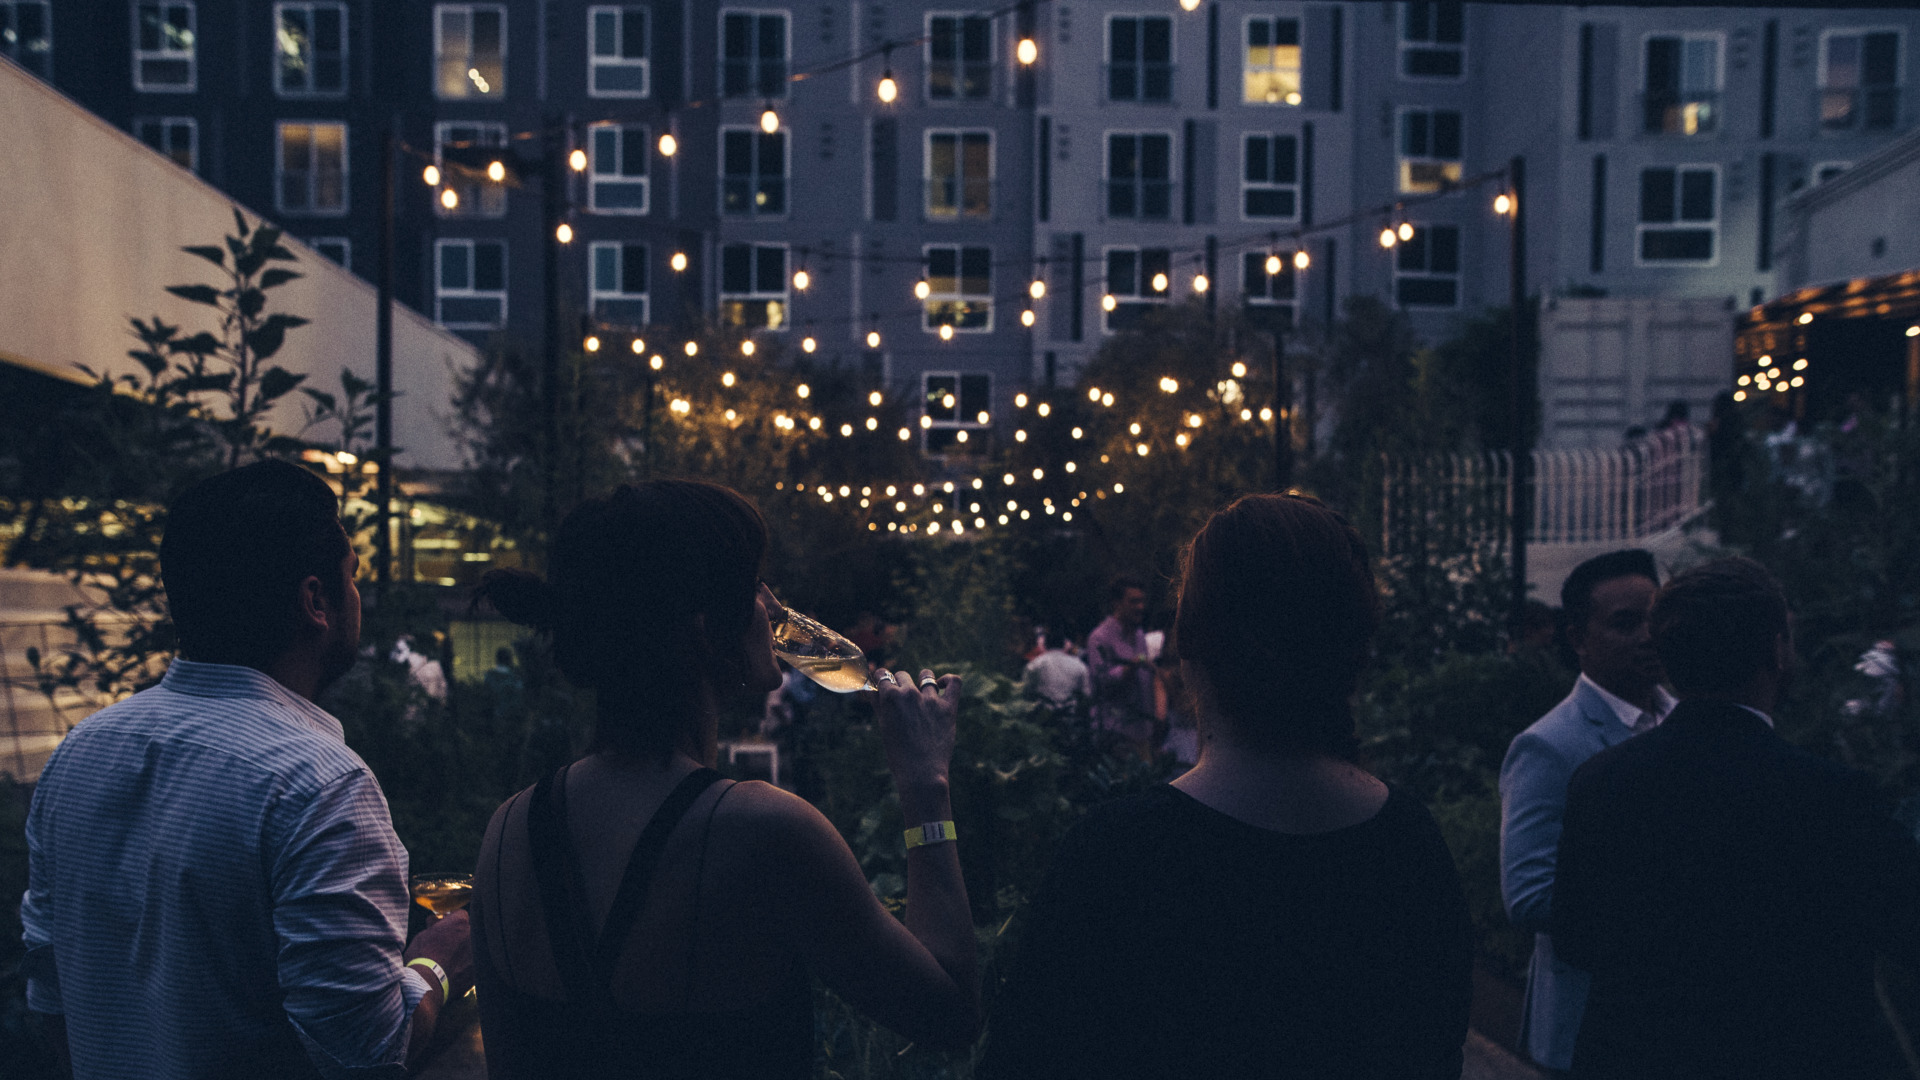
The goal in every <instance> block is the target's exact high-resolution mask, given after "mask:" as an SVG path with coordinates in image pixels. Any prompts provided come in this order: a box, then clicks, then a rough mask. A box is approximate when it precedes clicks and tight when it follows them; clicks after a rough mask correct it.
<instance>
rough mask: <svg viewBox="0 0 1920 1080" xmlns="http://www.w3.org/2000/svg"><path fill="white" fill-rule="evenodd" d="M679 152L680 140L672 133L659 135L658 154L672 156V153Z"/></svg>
mask: <svg viewBox="0 0 1920 1080" xmlns="http://www.w3.org/2000/svg"><path fill="white" fill-rule="evenodd" d="M679 152H680V140H678V139H676V138H674V137H673V136H672V135H662V136H660V156H661V157H672V156H673V155H675V154H677V153H679Z"/></svg>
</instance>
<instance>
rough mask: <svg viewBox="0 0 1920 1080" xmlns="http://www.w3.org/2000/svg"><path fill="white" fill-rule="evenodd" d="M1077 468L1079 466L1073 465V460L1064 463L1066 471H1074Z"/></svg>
mask: <svg viewBox="0 0 1920 1080" xmlns="http://www.w3.org/2000/svg"><path fill="white" fill-rule="evenodd" d="M1079 468H1080V466H1078V465H1075V464H1074V463H1073V462H1071V461H1069V462H1067V465H1066V469H1067V471H1068V472H1074V471H1076V470H1078V469H1079Z"/></svg>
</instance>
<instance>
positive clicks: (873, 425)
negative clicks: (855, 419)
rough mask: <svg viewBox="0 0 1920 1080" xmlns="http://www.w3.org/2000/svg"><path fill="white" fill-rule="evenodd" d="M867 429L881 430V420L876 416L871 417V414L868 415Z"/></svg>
mask: <svg viewBox="0 0 1920 1080" xmlns="http://www.w3.org/2000/svg"><path fill="white" fill-rule="evenodd" d="M867 430H868V431H879V430H880V421H878V420H876V419H874V418H873V417H871V416H869V417H867Z"/></svg>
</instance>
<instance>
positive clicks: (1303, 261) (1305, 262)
mask: <svg viewBox="0 0 1920 1080" xmlns="http://www.w3.org/2000/svg"><path fill="white" fill-rule="evenodd" d="M1312 263H1313V257H1312V256H1310V255H1308V254H1307V252H1306V249H1304V248H1302V249H1301V250H1299V251H1296V252H1294V253H1293V268H1294V269H1295V270H1305V269H1306V268H1307V267H1308V266H1310V265H1312Z"/></svg>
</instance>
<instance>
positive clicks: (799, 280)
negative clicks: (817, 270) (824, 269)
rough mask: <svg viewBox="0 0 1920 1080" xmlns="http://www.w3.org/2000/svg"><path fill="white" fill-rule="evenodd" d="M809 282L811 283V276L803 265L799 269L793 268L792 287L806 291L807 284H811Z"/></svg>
mask: <svg viewBox="0 0 1920 1080" xmlns="http://www.w3.org/2000/svg"><path fill="white" fill-rule="evenodd" d="M811 284H813V276H812V275H811V274H808V273H807V268H806V267H804V266H803V267H801V268H800V269H798V270H795V271H794V272H793V287H794V288H796V289H798V290H800V291H801V292H806V291H807V286H809V285H811Z"/></svg>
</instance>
